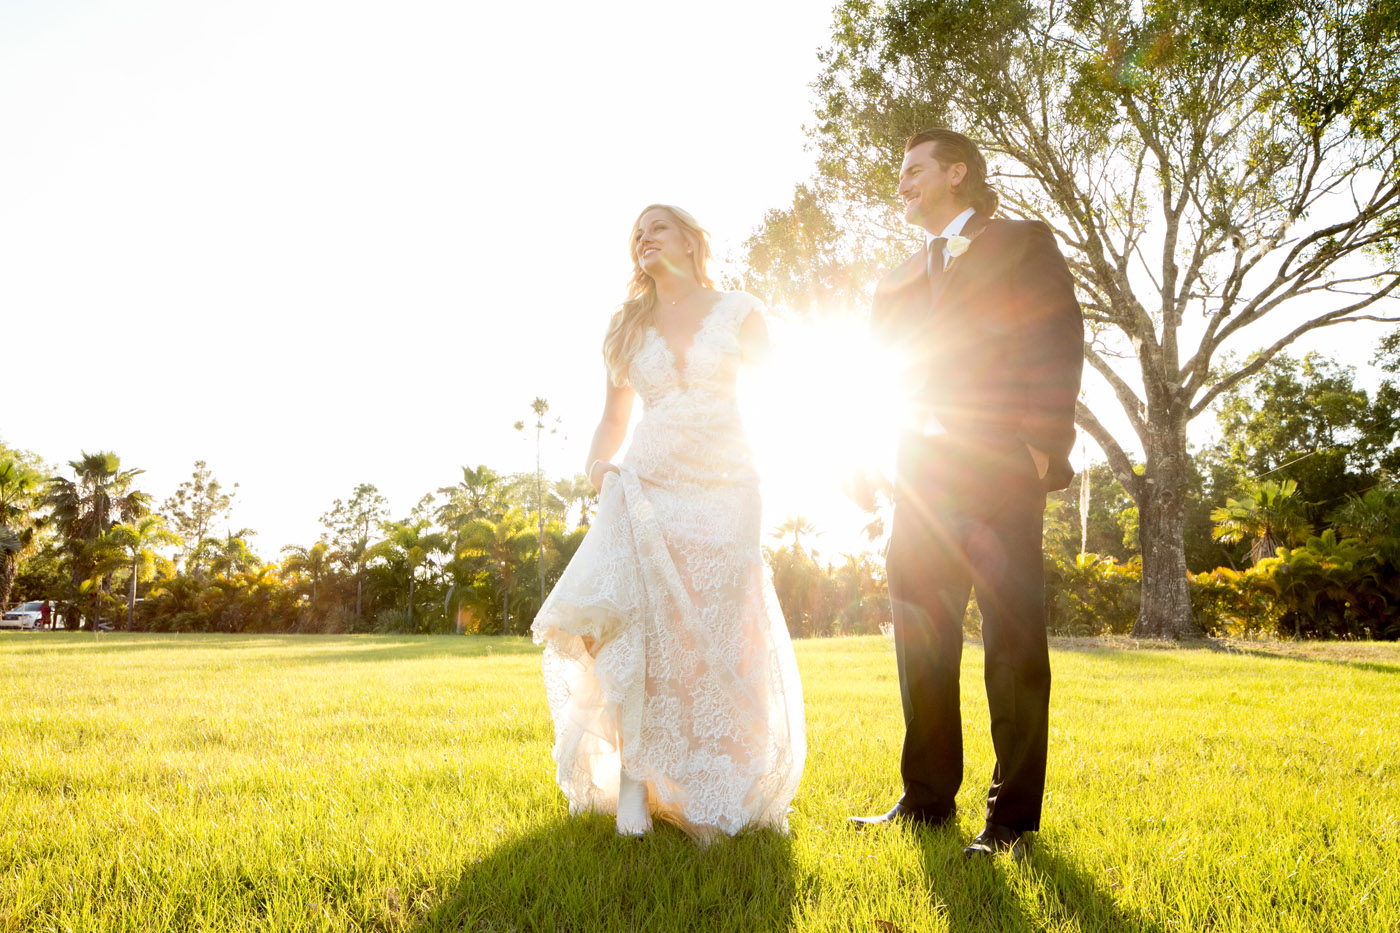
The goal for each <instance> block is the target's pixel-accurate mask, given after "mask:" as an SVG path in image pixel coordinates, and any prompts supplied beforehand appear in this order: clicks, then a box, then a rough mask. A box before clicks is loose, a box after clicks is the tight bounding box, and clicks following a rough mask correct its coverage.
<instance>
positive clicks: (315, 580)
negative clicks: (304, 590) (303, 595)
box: [282, 541, 331, 618]
mask: <svg viewBox="0 0 1400 933" xmlns="http://www.w3.org/2000/svg"><path fill="white" fill-rule="evenodd" d="M329 552H330V545H328V544H326V542H324V541H317V542H316V543H315V544H313V545H311V547H309V548H305V547H298V546H297V545H288V546H287V547H284V548H283V549H282V554H283V555H284V556H283V558H282V569H283V571H285V572H286V573H289V574H298V575H300V574H305V575H306V577H307V579H309V580H310V581H311V615H312V617H313V618H314V617H315V616H316V613H317V610H318V606H317V593H318V591H319V590H320V586H321V581H322V580H323V579H325V577H326V575H327V574H328V573H330V569H331V564H330V555H329Z"/></svg>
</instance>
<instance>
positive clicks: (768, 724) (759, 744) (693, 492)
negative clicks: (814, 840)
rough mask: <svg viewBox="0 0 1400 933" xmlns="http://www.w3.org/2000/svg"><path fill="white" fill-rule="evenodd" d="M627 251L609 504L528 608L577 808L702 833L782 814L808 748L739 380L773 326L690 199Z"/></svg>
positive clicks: (604, 483)
mask: <svg viewBox="0 0 1400 933" xmlns="http://www.w3.org/2000/svg"><path fill="white" fill-rule="evenodd" d="M631 252H632V264H633V270H632V279H631V282H630V284H629V286H628V290H627V300H626V301H625V302H624V303H623V305H622V309H621V310H620V311H618V312H617V314H615V315H614V316H613V319H612V323H611V325H610V326H609V327H608V332H607V336H606V337H605V339H604V341H603V360H604V362H605V363H606V365H607V371H608V379H607V395H606V399H605V402H604V406H603V417H602V420H601V421H600V422H599V424H598V430H597V431H596V433H595V434H594V435H593V444H592V446H591V447H590V448H589V453H588V464H589V466H588V478H589V481H590V482H592V483H593V485H594V486H595V487H597V488H599V489H601V496H600V499H599V503H598V509H597V512H596V514H595V517H594V521H593V525H592V527H591V528H590V529H589V532H588V535H587V537H586V538H584V541H583V544H582V545H581V546H580V547H579V549H578V552H577V553H576V554H575V555H574V558H573V560H572V561H571V562H570V564H569V566H568V567H567V568H566V569H565V571H564V574H563V576H562V577H560V579H559V582H558V584H557V585H556V586H555V587H554V590H553V592H551V593H550V595H549V598H548V599H547V600H546V601H545V604H544V606H543V607H542V608H541V609H540V612H539V615H538V616H536V618H535V621H534V624H533V626H532V632H533V634H534V637H535V641H536V642H539V643H541V644H543V645H544V681H545V692H546V694H547V695H548V699H549V709H550V713H551V715H552V716H553V717H554V732H555V745H554V759H555V761H556V762H557V763H558V780H559V786H560V787H561V788H562V789H563V791H564V794H565V796H566V797H567V798H568V800H569V809H570V812H572V813H577V812H580V811H586V810H594V811H600V812H605V813H612V812H616V814H617V831H618V832H619V833H620V834H622V835H628V836H635V835H641V834H642V833H644V832H646V831H647V830H648V829H650V828H651V820H652V817H653V816H655V817H657V818H659V819H664V820H668V821H670V822H673V823H675V824H677V825H678V826H680V827H681V828H682V829H684V830H685V831H686V832H688V833H689V834H691V835H692V836H694V837H696V838H697V839H700V840H708V839H709V838H711V837H713V836H714V834H715V833H717V832H723V833H729V834H733V833H736V832H738V831H739V830H741V829H743V828H745V827H747V826H771V827H774V828H777V829H779V830H783V831H786V829H787V811H788V804H789V803H790V802H791V801H792V798H793V795H794V794H795V793H796V791H797V783H798V780H799V779H800V778H801V776H802V765H803V762H804V760H805V759H806V752H807V748H806V727H805V724H804V721H803V714H802V685H801V682H800V681H799V680H798V674H797V664H796V661H795V659H794V657H793V651H792V643H791V641H789V639H788V633H787V628H786V626H785V625H784V623H783V617H782V612H781V610H780V609H779V607H778V602H777V597H776V595H775V594H774V592H773V585H772V582H771V580H770V579H769V576H768V571H767V567H766V566H765V564H764V562H763V555H762V553H761V551H760V548H759V533H760V524H759V523H760V520H761V515H760V505H759V496H758V476H757V474H756V473H755V471H754V467H753V462H752V454H751V453H750V450H749V445H748V441H747V438H746V437H745V435H744V428H743V425H742V423H741V422H740V420H739V408H738V403H737V398H736V380H737V376H738V372H739V366H740V363H741V362H751V361H754V360H757V359H760V358H761V357H762V356H763V355H764V354H765V352H766V351H767V347H768V332H767V328H766V327H765V325H764V323H763V317H762V315H761V314H760V313H759V305H758V302H757V301H756V300H755V299H754V298H752V297H751V296H749V295H746V294H744V293H742V292H721V291H717V290H716V289H715V287H714V283H713V282H712V281H711V280H710V278H709V275H708V274H707V273H706V271H705V268H706V264H707V262H708V259H709V235H708V234H707V233H706V232H705V231H704V230H703V229H701V228H700V226H699V225H698V224H697V223H696V222H695V219H694V218H693V217H691V216H690V215H689V214H688V213H686V212H685V211H683V210H681V209H680V208H676V207H670V206H667V205H660V204H654V205H652V206H650V207H648V208H646V209H645V210H644V211H642V214H641V216H640V217H639V218H638V219H637V223H636V226H635V228H634V230H633V231H632V244H631ZM638 394H640V395H641V397H642V401H643V403H644V412H643V415H642V418H641V420H640V422H638V424H637V429H636V432H635V434H634V435H633V437H632V443H631V446H630V447H629V448H628V451H627V456H626V458H625V459H624V460H623V461H622V462H621V463H620V464H614V463H613V462H611V461H612V458H613V457H614V456H615V454H616V453H617V451H618V449H619V448H620V447H621V446H622V441H623V439H624V438H625V437H626V434H627V426H628V422H629V420H630V418H631V413H632V403H633V399H634V398H635V396H636V395H638Z"/></svg>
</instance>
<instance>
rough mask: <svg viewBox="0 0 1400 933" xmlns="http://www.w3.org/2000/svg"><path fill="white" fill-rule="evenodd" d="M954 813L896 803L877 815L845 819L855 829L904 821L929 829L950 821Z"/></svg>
mask: <svg viewBox="0 0 1400 933" xmlns="http://www.w3.org/2000/svg"><path fill="white" fill-rule="evenodd" d="M954 815H955V814H954V812H953V811H952V810H949V811H947V812H943V811H938V810H916V809H914V808H913V807H907V806H905V805H904V804H902V803H897V804H895V805H894V806H893V807H892V808H891V809H890V811H889V812H888V813H881V814H879V815H877V816H852V817H848V818H847V820H846V821H847V822H848V823H851V824H852V825H854V826H855V828H856V829H865V828H866V827H869V826H883V825H884V824H886V823H905V824H908V825H910V826H927V827H928V828H929V829H938V828H939V827H940V826H947V825H949V824H950V823H952V822H953V817H954Z"/></svg>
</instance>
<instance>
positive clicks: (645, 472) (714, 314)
mask: <svg viewBox="0 0 1400 933" xmlns="http://www.w3.org/2000/svg"><path fill="white" fill-rule="evenodd" d="M758 308H759V302H758V300H757V299H756V298H754V297H753V296H752V295H747V294H745V293H743V292H724V293H722V294H721V295H720V296H719V300H717V301H716V302H715V303H714V305H713V306H711V308H710V310H709V312H708V313H707V314H706V315H705V317H704V319H703V320H702V321H701V323H700V327H699V329H698V330H697V331H696V333H695V339H694V340H693V341H692V342H691V345H690V348H689V349H688V350H686V351H685V352H684V354H683V355H682V358H681V359H679V360H678V359H677V358H676V354H675V353H674V352H673V351H672V349H671V347H670V346H669V345H668V344H667V342H666V339H665V338H664V337H662V336H661V334H660V332H659V331H657V329H656V328H655V327H649V328H647V332H646V338H645V339H644V340H643V341H642V346H641V348H640V349H639V350H638V351H637V355H636V356H634V357H633V358H632V362H631V365H630V366H629V367H628V376H629V379H630V380H631V383H632V386H633V388H635V389H636V391H637V394H638V395H640V396H641V397H642V403H643V406H644V411H643V415H642V420H641V422H640V423H639V424H638V425H637V429H636V432H635V433H634V434H633V437H632V443H631V445H630V446H629V448H628V452H627V457H626V460H625V462H626V463H628V464H629V465H631V466H632V467H633V468H634V469H636V470H637V472H638V474H639V475H641V476H642V477H643V478H644V479H647V480H650V481H652V482H680V483H700V484H708V485H713V484H720V485H729V484H732V483H736V482H738V483H756V482H757V476H756V474H755V473H754V470H753V462H752V461H753V456H752V452H751V451H750V448H749V444H748V438H747V437H746V435H745V434H744V428H743V423H742V421H741V420H740V418H739V405H738V398H737V391H736V390H737V384H738V378H739V357H740V345H739V329H740V327H741V326H742V325H743V323H744V319H745V318H746V317H748V316H749V314H751V313H753V312H754V311H756V310H758Z"/></svg>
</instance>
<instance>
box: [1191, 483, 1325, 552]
mask: <svg viewBox="0 0 1400 933" xmlns="http://www.w3.org/2000/svg"><path fill="white" fill-rule="evenodd" d="M1306 510H1307V506H1306V504H1305V503H1304V502H1303V500H1302V499H1301V498H1299V497H1298V484H1297V483H1296V482H1294V481H1293V480H1291V479H1286V480H1284V481H1283V482H1282V483H1281V484H1280V483H1275V482H1273V481H1272V480H1270V481H1269V482H1267V483H1262V484H1260V485H1259V486H1256V487H1255V488H1254V489H1253V490H1252V491H1250V492H1249V493H1247V494H1246V495H1244V496H1243V497H1242V498H1239V499H1226V500H1225V505H1224V506H1222V507H1220V508H1217V509H1213V510H1212V511H1211V513H1210V520H1211V521H1212V522H1214V523H1215V528H1214V530H1213V531H1212V532H1211V536H1212V537H1213V538H1215V540H1217V541H1225V542H1228V543H1230V544H1235V543H1237V542H1240V541H1245V540H1248V541H1250V542H1251V543H1250V546H1249V559H1250V563H1251V564H1257V563H1259V562H1260V561H1261V560H1263V559H1264V558H1266V557H1273V556H1274V555H1275V554H1277V553H1278V549H1279V548H1280V547H1283V546H1284V545H1290V546H1291V545H1294V544H1301V543H1302V542H1304V541H1306V540H1307V539H1308V537H1309V536H1311V535H1312V531H1313V528H1312V522H1310V521H1308V517H1307V511H1306Z"/></svg>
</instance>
